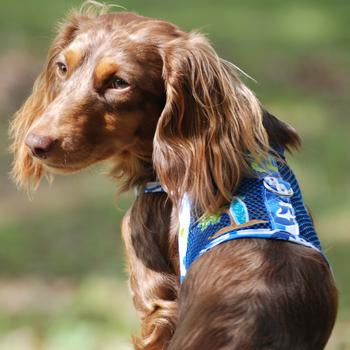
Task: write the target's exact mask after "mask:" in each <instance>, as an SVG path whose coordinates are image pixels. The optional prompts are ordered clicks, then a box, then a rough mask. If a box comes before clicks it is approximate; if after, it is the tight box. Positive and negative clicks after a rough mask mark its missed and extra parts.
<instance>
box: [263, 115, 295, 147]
mask: <svg viewBox="0 0 350 350" xmlns="http://www.w3.org/2000/svg"><path fill="white" fill-rule="evenodd" d="M263 124H264V127H265V129H266V131H267V134H268V137H269V143H270V145H271V147H272V148H275V147H281V146H282V147H284V148H285V149H286V150H287V151H289V152H291V151H292V150H293V149H297V148H299V146H300V144H301V139H300V136H299V135H298V133H297V132H296V130H295V129H294V128H293V127H292V126H290V125H289V124H287V123H285V122H283V121H281V120H279V119H278V118H276V117H275V116H273V115H272V114H270V113H269V112H268V111H266V110H263Z"/></svg>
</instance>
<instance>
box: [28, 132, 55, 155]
mask: <svg viewBox="0 0 350 350" xmlns="http://www.w3.org/2000/svg"><path fill="white" fill-rule="evenodd" d="M25 143H26V145H27V146H28V147H29V149H30V150H31V152H32V154H33V156H35V157H38V158H42V159H45V158H46V157H47V155H48V154H49V153H50V151H51V150H52V147H53V145H54V143H55V139H53V138H52V137H49V136H42V135H36V134H33V133H29V134H28V135H27V137H26V140H25Z"/></svg>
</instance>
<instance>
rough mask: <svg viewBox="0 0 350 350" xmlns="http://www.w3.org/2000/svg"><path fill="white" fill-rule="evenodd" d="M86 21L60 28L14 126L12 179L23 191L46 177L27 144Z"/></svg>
mask: <svg viewBox="0 0 350 350" xmlns="http://www.w3.org/2000/svg"><path fill="white" fill-rule="evenodd" d="M81 20H82V17H79V16H74V15H72V16H71V17H70V19H69V21H68V23H66V24H63V25H62V26H61V27H60V28H59V34H58V35H57V37H56V39H55V40H54V43H53V45H52V47H51V48H50V50H49V53H48V57H47V62H46V64H45V66H44V68H43V70H42V71H41V73H40V74H39V76H38V78H37V79H36V81H35V83H34V86H33V91H32V94H31V95H30V96H29V98H28V99H27V100H26V102H25V103H24V104H23V106H22V107H21V108H20V109H19V110H18V111H17V113H16V114H15V118H14V120H13V121H12V123H11V125H10V136H11V138H12V145H11V147H10V149H11V151H12V152H13V154H14V161H13V167H12V171H11V176H12V178H13V180H14V181H15V182H16V184H17V185H18V186H19V187H25V186H27V188H28V189H30V188H31V187H35V186H36V185H37V184H38V183H39V181H40V179H41V177H42V175H43V173H44V170H43V167H42V165H40V164H39V163H38V162H36V161H35V159H33V157H32V156H31V155H30V153H29V151H28V149H27V147H26V145H25V143H24V140H25V137H26V135H27V133H28V130H29V129H30V127H31V125H32V124H33V122H34V121H35V120H36V119H37V118H38V117H40V115H41V114H42V113H43V111H44V110H45V109H46V108H47V106H48V105H49V103H50V102H51V101H52V100H53V98H54V95H55V88H54V81H55V77H54V74H55V68H56V67H55V59H56V57H57V55H58V54H59V53H60V52H61V50H62V49H63V48H64V47H65V46H66V45H67V44H68V43H69V42H70V41H71V40H72V39H73V37H74V33H75V32H76V30H77V29H78V27H79V23H80V21H81Z"/></svg>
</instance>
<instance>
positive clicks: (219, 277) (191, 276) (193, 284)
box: [169, 239, 337, 350]
mask: <svg viewBox="0 0 350 350" xmlns="http://www.w3.org/2000/svg"><path fill="white" fill-rule="evenodd" d="M179 300H180V305H179V323H178V328H177V330H176V332H175V335H174V337H173V340H172V342H171V345H170V347H169V350H180V349H181V350H190V349H191V350H195V349H196V350H197V349H200V350H212V349H220V350H224V349H225V350H226V349H227V350H229V349H230V350H233V349H237V350H238V349H252V350H253V349H260V350H267V349H269V350H291V349H298V350H304V349H305V350H320V349H323V348H324V347H325V345H326V342H327V340H328V338H329V336H330V333H331V330H332V328H333V326H334V322H335V318H336V313H337V290H336V287H335V284H334V279H333V276H332V274H331V272H330V270H329V266H328V264H327V262H326V261H325V259H324V258H323V257H322V256H321V255H320V254H319V253H317V252H316V251H315V250H312V249H310V248H307V247H303V246H300V245H296V244H293V243H286V242H280V241H266V240H262V239H240V240H236V241H231V242H228V243H226V244H223V245H220V246H217V247H215V248H213V249H212V250H211V251H209V252H208V253H206V254H204V255H203V256H202V257H200V258H199V259H198V260H197V261H196V262H194V264H193V266H192V267H191V269H190V270H189V272H188V274H187V277H186V279H185V282H184V284H183V286H182V289H181V293H180V298H179Z"/></svg>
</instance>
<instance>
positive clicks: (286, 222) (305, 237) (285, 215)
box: [144, 153, 322, 283]
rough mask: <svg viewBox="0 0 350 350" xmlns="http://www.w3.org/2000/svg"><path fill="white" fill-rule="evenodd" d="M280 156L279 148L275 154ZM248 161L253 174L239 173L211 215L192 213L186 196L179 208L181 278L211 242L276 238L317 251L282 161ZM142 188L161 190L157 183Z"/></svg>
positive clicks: (317, 244)
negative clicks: (240, 176) (232, 192)
mask: <svg viewBox="0 0 350 350" xmlns="http://www.w3.org/2000/svg"><path fill="white" fill-rule="evenodd" d="M280 156H281V157H282V158H283V153H281V154H280ZM251 166H252V168H253V170H254V172H255V174H256V176H254V177H253V176H252V177H245V178H243V179H242V181H241V183H240V186H239V188H238V190H237V192H236V193H235V196H234V197H233V200H232V202H231V203H230V205H229V206H227V207H225V208H223V209H222V211H221V212H220V213H218V214H216V215H210V216H201V217H197V216H196V215H195V213H194V210H193V209H192V208H191V203H190V200H189V198H188V197H187V195H185V196H184V197H183V199H182V202H181V207H180V211H179V222H180V230H179V256H180V271H181V283H182V282H183V281H184V278H185V276H186V273H187V271H188V269H189V267H190V266H191V264H192V263H193V262H194V261H195V260H196V259H197V258H198V257H200V256H201V255H202V254H204V253H205V252H207V251H208V250H210V249H212V248H214V247H215V246H217V245H219V244H221V243H224V242H227V241H231V240H233V239H238V238H265V239H277V240H283V241H288V242H293V243H297V244H301V245H303V246H306V247H309V248H312V249H315V250H317V251H319V252H320V253H322V248H321V245H320V241H319V239H318V237H317V234H316V232H315V229H314V226H313V224H312V220H311V217H310V215H309V213H308V211H307V209H306V207H305V204H304V202H303V198H302V195H301V191H300V188H299V185H298V182H297V180H296V178H295V175H294V174H293V172H292V170H291V169H290V168H289V166H288V165H287V163H286V162H280V161H278V162H277V160H276V158H275V157H273V156H272V155H271V156H269V158H268V159H267V160H266V161H264V162H262V163H260V164H257V163H256V162H252V163H251ZM144 192H145V193H153V192H164V190H163V188H162V186H161V185H160V184H159V183H157V182H152V183H148V184H147V185H146V187H145V190H144Z"/></svg>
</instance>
